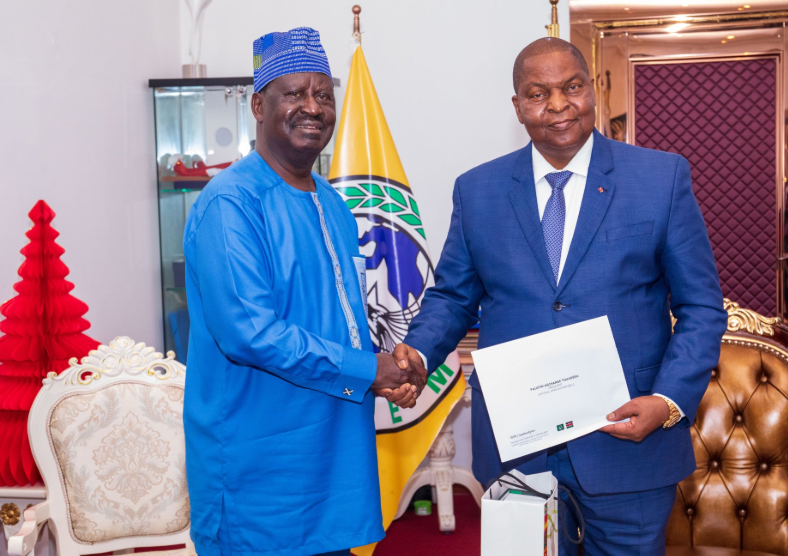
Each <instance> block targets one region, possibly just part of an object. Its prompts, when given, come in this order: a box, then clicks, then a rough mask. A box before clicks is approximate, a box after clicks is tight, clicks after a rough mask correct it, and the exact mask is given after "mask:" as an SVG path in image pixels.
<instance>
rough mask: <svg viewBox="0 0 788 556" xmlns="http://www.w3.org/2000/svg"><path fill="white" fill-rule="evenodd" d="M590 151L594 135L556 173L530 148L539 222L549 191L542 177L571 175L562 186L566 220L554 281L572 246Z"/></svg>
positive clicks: (560, 271) (586, 176) (559, 273)
mask: <svg viewBox="0 0 788 556" xmlns="http://www.w3.org/2000/svg"><path fill="white" fill-rule="evenodd" d="M593 149H594V136H593V135H591V137H589V138H588V141H586V144H585V145H583V147H582V148H581V149H580V150H579V151H578V152H577V154H576V155H575V157H574V158H573V159H572V160H571V161H570V162H569V164H567V165H566V168H564V169H563V170H556V169H555V168H553V166H552V165H551V164H550V163H549V162H547V160H545V157H543V156H542V153H540V152H539V151H538V150H536V147H534V146H533V145H531V153H532V158H533V167H534V183H535V184H536V205H537V206H538V207H539V220H542V217H543V216H544V209H545V207H546V206H547V201H548V199H550V195H552V194H553V188H552V187H550V184H549V183H548V182H547V178H545V176H546V175H547V174H551V173H553V172H562V171H565V170H568V171H569V172H572V177H570V178H569V181H568V182H567V183H566V185H565V186H564V200H565V202H566V220H565V221H564V243H563V246H562V247H561V263H560V264H559V265H558V280H559V281H560V280H561V273H562V272H563V271H564V263H566V255H567V254H568V253H569V246H570V245H571V244H572V236H574V235H575V228H576V227H577V218H578V216H580V205H581V204H582V202H583V192H584V191H585V188H586V179H587V178H588V167H589V166H590V165H591V151H592V150H593Z"/></svg>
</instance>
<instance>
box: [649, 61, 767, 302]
mask: <svg viewBox="0 0 788 556" xmlns="http://www.w3.org/2000/svg"><path fill="white" fill-rule="evenodd" d="M776 71H777V65H776V62H775V59H774V58H755V59H751V60H737V61H727V62H684V63H675V64H673V63H671V64H654V65H638V66H635V142H636V144H637V145H639V146H642V147H648V148H651V149H659V150H662V151H671V152H675V153H679V154H681V155H683V156H685V157H686V158H687V159H688V160H689V162H690V165H691V167H692V182H693V186H694V188H695V195H696V197H697V198H698V202H699V203H700V207H701V210H702V211H703V216H704V218H705V219H706V226H707V227H708V229H709V237H710V238H711V245H712V247H713V248H714V256H715V257H716V259H717V269H718V270H719V273H720V282H721V283H722V293H723V294H724V295H725V297H728V298H730V299H733V300H735V301H737V302H739V303H741V305H742V306H744V307H747V308H749V309H752V310H754V311H757V312H759V313H761V314H764V315H775V314H776V310H777V296H776V280H777V273H776V268H777V230H776V222H777V214H776V192H775V179H776V176H775V171H776V170H775V157H776V138H775V135H776V129H775V125H776V116H777V113H776V110H777V109H776Z"/></svg>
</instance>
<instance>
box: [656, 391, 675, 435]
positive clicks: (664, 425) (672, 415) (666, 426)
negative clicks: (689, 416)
mask: <svg viewBox="0 0 788 556" xmlns="http://www.w3.org/2000/svg"><path fill="white" fill-rule="evenodd" d="M656 395H657V396H659V397H660V398H662V399H663V400H665V403H666V404H668V409H670V416H669V417H668V420H667V421H665V422H664V423H662V428H663V429H669V428H670V427H672V426H673V425H675V424H676V423H678V422H679V421H681V412H680V411H679V406H677V405H676V404H675V403H673V400H670V399H668V398H666V397H665V396H660V395H659V394H656Z"/></svg>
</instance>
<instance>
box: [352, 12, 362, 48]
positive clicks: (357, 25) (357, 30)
mask: <svg viewBox="0 0 788 556" xmlns="http://www.w3.org/2000/svg"><path fill="white" fill-rule="evenodd" d="M360 13H361V6H359V5H358V4H356V5H355V6H353V38H354V39H356V42H357V43H358V44H361V18H359V14H360Z"/></svg>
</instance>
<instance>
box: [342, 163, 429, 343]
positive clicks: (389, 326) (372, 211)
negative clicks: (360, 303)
mask: <svg viewBox="0 0 788 556" xmlns="http://www.w3.org/2000/svg"><path fill="white" fill-rule="evenodd" d="M331 184H332V185H333V186H334V188H335V189H336V190H337V191H338V192H339V193H340V194H341V195H342V197H343V199H344V200H345V203H346V204H347V206H348V208H350V210H351V212H352V213H353V215H354V216H355V217H356V223H357V224H358V239H359V250H360V252H361V254H362V255H364V256H365V257H366V274H367V303H368V312H367V318H368V319H369V330H370V333H371V335H372V341H373V343H374V344H375V347H376V349H377V351H384V352H390V351H392V350H393V349H394V346H396V345H397V344H398V343H400V342H402V340H404V339H405V335H406V334H407V332H408V324H409V323H410V321H411V319H413V317H415V316H416V315H417V314H418V312H419V309H420V308H421V302H422V299H423V298H424V292H425V291H426V290H427V288H428V287H430V286H431V285H432V284H433V283H434V279H435V278H434V268H433V266H432V261H431V260H430V257H429V252H428V249H427V240H426V237H425V234H424V228H423V226H422V222H421V215H420V214H419V206H418V204H417V203H416V200H415V199H414V198H413V196H412V195H411V192H410V188H409V187H407V186H405V185H403V184H400V183H397V182H395V181H392V180H388V179H386V178H380V177H377V176H373V177H370V176H363V177H362V176H348V177H345V178H337V179H334V180H331Z"/></svg>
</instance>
